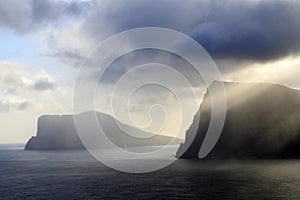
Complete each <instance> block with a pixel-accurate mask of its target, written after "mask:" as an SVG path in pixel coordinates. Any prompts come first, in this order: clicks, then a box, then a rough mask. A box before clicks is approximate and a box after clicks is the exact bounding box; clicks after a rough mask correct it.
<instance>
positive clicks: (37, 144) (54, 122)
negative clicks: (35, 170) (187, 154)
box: [25, 111, 181, 150]
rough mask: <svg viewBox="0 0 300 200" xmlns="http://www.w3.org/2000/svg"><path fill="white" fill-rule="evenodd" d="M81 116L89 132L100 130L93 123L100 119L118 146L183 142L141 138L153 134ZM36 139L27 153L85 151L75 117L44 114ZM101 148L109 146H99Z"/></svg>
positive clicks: (87, 114) (102, 117)
mask: <svg viewBox="0 0 300 200" xmlns="http://www.w3.org/2000/svg"><path fill="white" fill-rule="evenodd" d="M77 116H78V117H80V118H82V119H84V120H85V125H86V127H87V129H86V131H90V132H93V131H97V128H96V127H95V126H94V125H93V124H91V123H90V118H91V117H95V116H96V117H97V119H98V121H99V122H100V123H101V126H102V129H103V130H104V132H105V133H106V136H107V138H109V139H110V141H111V142H112V143H114V144H115V145H117V146H119V147H141V146H156V145H166V144H168V143H170V142H171V141H172V140H173V139H174V140H173V142H172V143H173V144H174V143H177V144H180V143H181V140H180V139H177V138H172V137H168V136H163V135H154V136H151V137H150V138H145V139H144V138H142V137H146V136H150V135H152V134H151V133H148V132H144V131H142V130H140V129H137V128H134V127H132V126H128V125H126V124H123V123H121V122H119V121H118V120H116V121H115V119H114V118H112V117H111V116H109V115H107V114H104V113H100V112H94V111H90V112H84V113H81V114H79V115H77ZM117 124H119V125H121V127H122V128H124V130H126V132H127V133H130V134H134V135H136V136H140V137H141V138H134V137H132V136H130V135H128V134H127V133H125V132H123V131H122V130H121V129H120V128H119V126H118V125H117ZM37 125H38V127H37V136H35V137H32V138H31V139H30V140H29V141H28V142H27V144H26V146H25V150H76V149H77V150H81V149H86V148H85V146H84V145H83V143H82V141H81V140H80V137H79V135H78V133H77V130H76V126H75V122H74V119H73V115H45V116H41V117H39V119H38V123H37ZM97 145H99V147H100V148H106V146H104V145H101V144H97Z"/></svg>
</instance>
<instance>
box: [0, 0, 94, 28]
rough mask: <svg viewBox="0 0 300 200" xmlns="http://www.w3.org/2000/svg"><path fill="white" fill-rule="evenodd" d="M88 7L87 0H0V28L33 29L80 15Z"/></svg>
mask: <svg viewBox="0 0 300 200" xmlns="http://www.w3.org/2000/svg"><path fill="white" fill-rule="evenodd" d="M88 7H89V4H88V3H87V2H78V1H73V2H69V3H67V2H64V1H54V0H53V1H52V0H22V1H19V0H10V1H0V29H1V28H2V29H3V28H4V29H11V30H14V31H16V32H19V33H23V32H28V31H33V30H35V29H36V28H37V27H40V26H41V25H46V24H48V23H50V22H54V21H55V20H57V19H59V18H61V17H64V16H69V17H73V16H77V17H78V16H81V14H83V13H85V11H86V10H87V9H88Z"/></svg>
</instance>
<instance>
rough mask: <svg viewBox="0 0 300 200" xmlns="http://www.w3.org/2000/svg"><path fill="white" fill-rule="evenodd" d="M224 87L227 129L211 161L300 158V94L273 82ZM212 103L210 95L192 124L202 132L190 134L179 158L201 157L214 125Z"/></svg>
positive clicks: (181, 147) (179, 151)
mask: <svg viewBox="0 0 300 200" xmlns="http://www.w3.org/2000/svg"><path fill="white" fill-rule="evenodd" d="M213 84H216V82H215V83H213ZM224 87H225V92H226V105H227V108H226V110H227V112H226V119H225V123H224V128H223V130H222V133H221V136H220V138H219V140H218V142H217V144H216V145H215V147H214V148H213V150H212V151H211V152H210V153H209V155H208V156H207V158H211V157H219V158H228V157H232V158H248V157H255V158H270V157H273V158H275V157H276V158H279V157H280V158H282V157H299V156H300V91H298V90H294V89H290V88H287V87H285V86H282V85H277V84H269V83H230V82H224ZM210 101H211V99H210V95H209V92H207V93H206V94H205V96H204V98H203V102H202V103H201V105H200V109H199V111H198V113H197V114H196V116H195V118H194V122H193V123H192V125H191V126H195V125H194V124H195V123H196V122H198V123H199V127H198V131H197V133H196V135H192V133H191V130H188V131H187V134H186V141H185V143H183V144H181V146H180V148H179V150H178V152H177V157H180V158H198V153H199V150H200V147H201V145H202V142H203V139H204V137H205V135H206V131H207V129H208V126H209V123H210V117H211V103H210ZM199 116H200V121H197V120H199ZM190 129H191V128H190ZM192 138H194V140H193V141H192V142H191V140H192ZM189 144H190V145H189Z"/></svg>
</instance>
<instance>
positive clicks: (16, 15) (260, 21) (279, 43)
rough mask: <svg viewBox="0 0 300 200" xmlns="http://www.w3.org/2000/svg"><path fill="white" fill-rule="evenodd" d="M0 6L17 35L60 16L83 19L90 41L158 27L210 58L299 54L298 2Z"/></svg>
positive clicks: (167, 0) (4, 22) (146, 0)
mask: <svg viewBox="0 0 300 200" xmlns="http://www.w3.org/2000/svg"><path fill="white" fill-rule="evenodd" d="M20 2H21V3H20ZM1 4H3V5H0V16H1V17H0V26H2V27H6V28H7V27H9V28H11V29H15V30H17V31H24V30H28V29H29V28H31V27H35V26H36V25H41V24H45V23H47V22H49V21H55V20H57V19H58V18H59V17H61V16H79V15H81V14H85V15H84V17H85V18H84V22H83V24H82V31H84V32H85V34H86V35H88V37H90V38H91V39H93V40H94V41H95V42H99V41H102V40H103V39H105V38H106V37H108V36H110V35H111V34H113V33H117V32H120V31H124V30H127V29H130V28H136V27H145V26H159V27H166V28H171V29H175V30H178V31H181V32H184V33H186V34H188V35H190V36H191V37H193V38H194V39H196V40H197V41H198V42H199V43H200V44H202V45H203V46H204V47H205V48H206V50H207V51H208V52H209V53H210V54H211V55H212V56H213V57H214V58H225V59H227V58H230V59H246V60H257V61H268V60H273V59H277V58H280V57H284V56H287V55H294V54H298V53H299V46H300V20H299V18H300V2H298V1H291V0H285V1H283V0H282V1H278V0H269V1H238V0H226V1H225V0H218V1H216V0H204V1H195V0H187V1H180V0H162V1H151V0H143V1H140V0H131V1H97V0H91V1H89V2H83V1H81V2H80V1H76V2H75V1H73V2H69V3H67V2H65V1H50V0H46V1H38V0H32V1H28V0H27V1H18V2H15V1H7V2H4V1H2V3H1ZM87 13H89V14H87ZM79 39H80V38H79Z"/></svg>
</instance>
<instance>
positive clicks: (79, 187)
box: [0, 145, 300, 199]
mask: <svg viewBox="0 0 300 200" xmlns="http://www.w3.org/2000/svg"><path fill="white" fill-rule="evenodd" d="M17 147H18V146H14V147H12V146H10V147H9V146H8V145H6V146H1V147H0V170H1V173H0V180H1V181H0V199H25V198H27V199H62V198H64V199H66V198H67V199H81V198H84V199H126V198H127V199H136V198H139V199H299V198H300V161H298V160H239V161H238V160H223V161H221V160H219V161H216V160H214V161H212V160H210V161H208V160H205V161H201V160H198V161H196V160H177V161H176V162H174V163H173V164H172V165H170V166H168V167H167V168H165V169H162V170H159V171H156V172H151V173H144V174H128V173H123V172H119V171H116V170H113V169H110V168H108V167H106V166H104V165H103V164H101V163H99V162H98V161H96V160H95V159H94V158H92V157H91V156H90V155H89V154H88V152H86V151H52V152H43V151H40V152H39V151H23V150H20V149H18V148H17ZM170 159H173V158H170ZM114 161H115V162H122V160H119V159H116V160H114ZM132 162H134V161H132ZM152 162H163V160H159V159H156V160H155V161H154V160H153V161H152Z"/></svg>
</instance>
